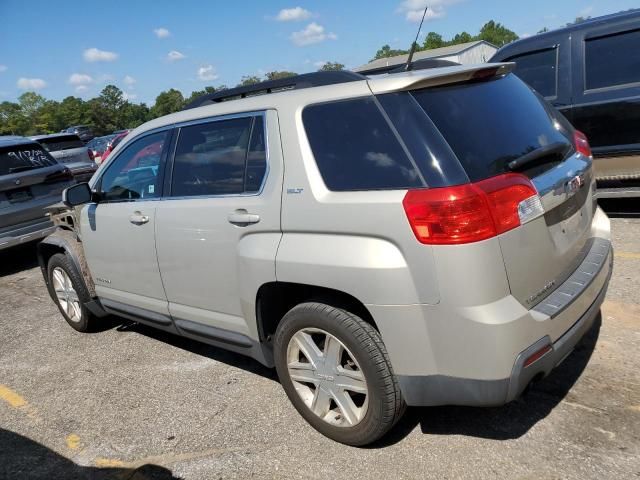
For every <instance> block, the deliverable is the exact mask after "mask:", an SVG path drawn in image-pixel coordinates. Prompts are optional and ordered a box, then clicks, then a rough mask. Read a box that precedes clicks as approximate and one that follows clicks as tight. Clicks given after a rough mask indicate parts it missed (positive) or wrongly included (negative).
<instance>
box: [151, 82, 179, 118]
mask: <svg viewBox="0 0 640 480" xmlns="http://www.w3.org/2000/svg"><path fill="white" fill-rule="evenodd" d="M183 107H184V97H183V96H182V93H180V91H179V90H176V89H175V88H171V89H169V90H167V91H166V92H162V93H160V95H158V96H157V97H156V103H155V105H154V106H153V107H151V116H152V118H156V117H161V116H163V115H168V114H170V113H174V112H177V111H180V110H182V108H183Z"/></svg>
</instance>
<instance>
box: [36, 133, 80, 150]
mask: <svg viewBox="0 0 640 480" xmlns="http://www.w3.org/2000/svg"><path fill="white" fill-rule="evenodd" d="M38 143H39V144H40V145H42V146H43V147H44V148H45V149H46V150H47V151H49V152H57V151H59V150H70V149H72V148H82V147H84V143H82V140H80V139H79V138H78V136H77V135H68V136H66V137H52V138H41V139H40V140H38Z"/></svg>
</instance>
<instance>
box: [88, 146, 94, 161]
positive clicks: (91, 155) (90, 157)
mask: <svg viewBox="0 0 640 480" xmlns="http://www.w3.org/2000/svg"><path fill="white" fill-rule="evenodd" d="M87 155H89V160H91V161H92V162H93V160H94V159H95V156H94V155H93V150H91V149H90V148H88V149H87Z"/></svg>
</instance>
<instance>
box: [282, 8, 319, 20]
mask: <svg viewBox="0 0 640 480" xmlns="http://www.w3.org/2000/svg"><path fill="white" fill-rule="evenodd" d="M309 18H311V12H310V11H309V10H305V9H304V8H302V7H294V8H283V9H282V10H280V12H278V15H277V16H276V20H278V21H279V22H299V21H302V20H307V19H309Z"/></svg>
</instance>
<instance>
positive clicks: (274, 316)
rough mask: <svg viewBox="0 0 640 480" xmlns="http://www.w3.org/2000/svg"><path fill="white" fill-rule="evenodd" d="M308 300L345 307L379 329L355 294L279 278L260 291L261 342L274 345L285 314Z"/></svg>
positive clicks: (258, 300) (258, 303)
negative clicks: (279, 279)
mask: <svg viewBox="0 0 640 480" xmlns="http://www.w3.org/2000/svg"><path fill="white" fill-rule="evenodd" d="M304 302H320V303H326V304H327V305H331V306H332V307H336V308H341V309H343V310H346V311H348V312H350V313H353V314H354V315H357V316H358V317H360V318H362V320H364V321H365V322H367V323H368V324H370V325H371V326H373V328H375V329H376V330H378V331H379V329H378V326H377V325H376V323H375V320H374V319H373V316H372V315H371V312H369V310H368V309H367V307H366V306H365V304H364V303H363V302H361V301H360V300H359V299H357V298H356V297H354V296H353V295H350V294H348V293H346V292H343V291H341V290H335V289H332V288H327V287H321V286H318V285H312V284H303V283H292V282H279V281H275V282H269V283H265V284H263V285H261V286H260V288H259V289H258V292H257V294H256V304H255V305H256V321H257V328H258V335H259V337H260V342H261V343H266V344H271V337H272V336H273V334H274V333H275V331H276V328H277V327H278V323H280V320H282V317H284V315H285V314H286V313H287V312H288V311H289V310H291V309H292V308H293V307H295V306H296V305H299V304H300V303H304Z"/></svg>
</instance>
